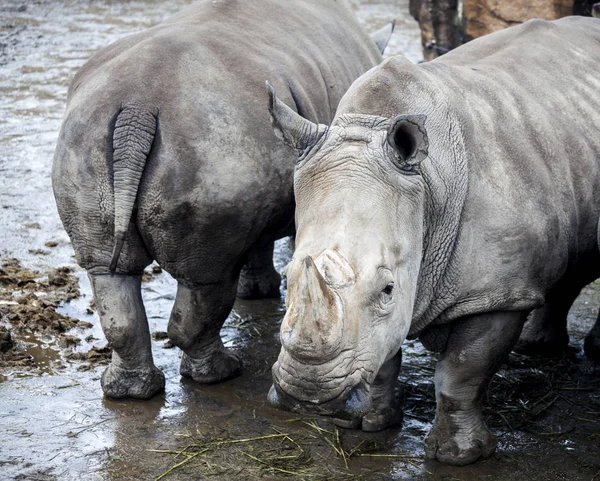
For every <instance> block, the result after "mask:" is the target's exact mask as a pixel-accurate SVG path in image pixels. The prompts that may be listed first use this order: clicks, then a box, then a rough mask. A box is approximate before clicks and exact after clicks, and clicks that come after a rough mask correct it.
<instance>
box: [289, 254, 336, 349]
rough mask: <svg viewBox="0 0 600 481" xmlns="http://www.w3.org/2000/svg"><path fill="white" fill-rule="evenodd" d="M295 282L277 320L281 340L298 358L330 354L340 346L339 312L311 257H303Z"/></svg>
mask: <svg viewBox="0 0 600 481" xmlns="http://www.w3.org/2000/svg"><path fill="white" fill-rule="evenodd" d="M303 264H304V265H303V269H302V273H301V275H300V279H299V282H298V284H297V286H296V288H295V290H294V292H293V294H292V300H291V302H290V306H289V308H288V311H287V313H286V315H285V318H284V320H283V323H282V324H281V342H282V344H283V346H284V347H285V348H286V349H287V350H288V351H289V352H291V353H292V354H294V355H296V356H298V357H301V358H310V359H319V360H323V359H326V358H332V357H333V356H335V355H336V354H337V353H338V352H339V349H340V346H341V337H342V323H343V321H342V315H341V314H342V312H341V305H340V304H339V303H338V299H337V296H336V294H335V292H333V290H332V289H331V288H330V287H329V286H328V285H327V282H326V281H325V278H324V277H323V276H322V275H321V273H320V272H319V269H318V268H317V266H316V264H315V262H314V261H313V259H312V257H310V256H307V257H306V258H305V259H304V263H303Z"/></svg>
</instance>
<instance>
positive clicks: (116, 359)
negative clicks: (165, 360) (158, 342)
mask: <svg viewBox="0 0 600 481" xmlns="http://www.w3.org/2000/svg"><path fill="white" fill-rule="evenodd" d="M89 277H90V281H91V284H92V289H93V291H94V300H95V303H96V308H97V310H98V315H99V317H100V324H101V325H102V330H103V331H104V334H105V336H106V338H107V340H108V342H109V344H110V346H111V347H112V350H113V352H112V359H111V362H110V364H109V366H108V368H107V369H106V370H105V371H104V373H103V374H102V378H101V384H102V390H103V391H104V394H105V395H106V396H107V397H109V398H115V399H119V398H136V399H149V398H151V397H153V396H154V395H156V394H158V393H159V392H161V391H163V390H164V388H165V377H164V375H163V373H162V372H161V371H160V370H159V369H158V368H157V367H156V366H155V365H154V361H153V359H152V348H151V341H150V330H149V328H148V321H147V318H146V312H145V310H144V304H143V302H142V293H141V278H142V277H141V275H110V274H103V275H94V274H90V276H89Z"/></svg>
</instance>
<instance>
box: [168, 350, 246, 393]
mask: <svg viewBox="0 0 600 481" xmlns="http://www.w3.org/2000/svg"><path fill="white" fill-rule="evenodd" d="M179 372H180V374H181V375H182V376H183V377H187V378H191V379H193V380H194V381H196V382H199V383H201V384H215V383H218V382H221V381H226V380H227V379H231V378H234V377H237V376H239V375H240V374H241V373H242V362H241V361H240V360H239V358H238V357H237V356H236V355H235V354H233V353H232V352H231V351H229V350H228V349H225V348H222V349H220V350H218V351H217V352H214V353H212V355H211V356H208V357H205V358H202V359H193V358H191V357H190V356H188V355H187V354H185V353H183V356H182V358H181V366H180V368H179Z"/></svg>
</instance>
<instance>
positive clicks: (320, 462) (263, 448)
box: [152, 418, 424, 481]
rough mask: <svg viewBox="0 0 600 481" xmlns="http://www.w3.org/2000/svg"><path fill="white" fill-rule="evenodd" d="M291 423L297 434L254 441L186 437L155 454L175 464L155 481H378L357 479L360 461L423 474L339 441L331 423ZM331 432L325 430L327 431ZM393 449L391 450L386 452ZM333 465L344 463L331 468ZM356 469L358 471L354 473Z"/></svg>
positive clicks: (403, 457)
mask: <svg viewBox="0 0 600 481" xmlns="http://www.w3.org/2000/svg"><path fill="white" fill-rule="evenodd" d="M287 423H293V424H294V426H293V428H294V429H293V432H292V430H291V429H289V428H290V426H288V429H284V428H279V427H276V426H271V427H270V430H271V431H272V432H270V433H268V434H264V435H261V436H255V437H243V436H239V437H236V436H227V437H218V436H214V435H206V434H205V435H201V434H196V435H192V434H182V435H180V437H181V438H183V439H184V440H185V444H184V446H183V447H182V448H181V449H175V450H170V449H166V450H152V452H157V453H162V454H168V455H171V456H173V461H174V464H173V465H172V466H171V467H169V468H168V469H167V470H165V471H164V472H163V473H161V474H160V475H159V476H157V477H156V478H155V481H159V480H161V479H164V478H167V477H168V476H169V475H171V474H173V472H174V471H177V470H182V469H185V470H186V471H185V473H186V474H187V475H190V476H193V477H194V478H200V479H204V478H205V477H209V476H218V475H227V476H228V478H229V479H237V478H238V477H239V475H240V473H243V479H254V478H260V477H267V478H269V479H284V478H285V479H302V480H313V479H314V480H319V481H334V480H335V481H338V480H339V481H349V480H358V479H374V478H373V475H376V474H377V472H376V471H374V470H368V471H366V470H365V469H364V468H362V472H359V473H356V472H355V471H356V469H357V468H358V469H361V464H360V462H359V463H358V464H356V465H352V460H353V459H354V458H359V457H363V458H364V457H377V456H381V457H384V456H385V457H394V458H396V459H397V460H399V461H401V462H406V463H407V464H409V465H412V466H414V467H416V468H417V469H420V470H422V469H423V468H422V467H421V466H419V464H422V463H423V461H424V460H423V459H422V458H421V457H419V456H415V455H408V454H390V452H389V449H388V451H387V453H382V452H381V451H382V450H384V449H386V446H383V445H381V444H378V443H374V442H366V441H365V440H364V439H363V440H361V441H360V442H357V443H350V442H348V441H347V440H346V439H344V438H343V436H342V435H341V431H340V430H339V429H338V428H337V426H334V425H332V424H331V423H330V422H329V421H324V420H319V421H317V420H315V419H310V418H295V419H289V420H287ZM321 424H323V425H326V426H327V427H324V426H323V425H321ZM387 448H389V447H387ZM332 459H334V460H337V461H339V462H341V464H342V465H340V466H336V464H339V463H333V462H332ZM352 468H354V470H353V469H352Z"/></svg>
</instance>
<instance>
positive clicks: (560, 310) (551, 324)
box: [514, 296, 577, 357]
mask: <svg viewBox="0 0 600 481" xmlns="http://www.w3.org/2000/svg"><path fill="white" fill-rule="evenodd" d="M576 297H577V296H575V297H574V298H572V299H571V298H569V299H565V298H562V299H557V300H554V301H550V302H547V303H546V304H544V305H543V306H542V307H540V308H539V309H536V310H534V311H533V312H532V313H531V314H530V316H529V318H528V320H527V322H526V323H525V326H524V327H523V332H522V333H521V337H520V338H519V341H518V342H517V344H516V345H515V348H514V351H515V352H518V353H519V354H525V355H527V356H543V357H557V356H560V355H562V353H563V352H564V351H565V349H566V348H567V346H568V345H569V334H568V333H567V314H568V312H569V308H570V307H571V305H572V303H573V302H574V301H575V298H576Z"/></svg>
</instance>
